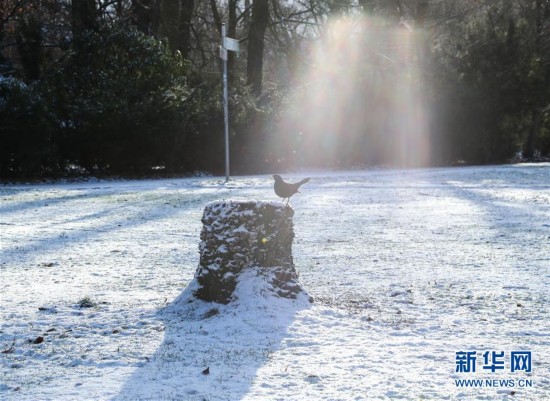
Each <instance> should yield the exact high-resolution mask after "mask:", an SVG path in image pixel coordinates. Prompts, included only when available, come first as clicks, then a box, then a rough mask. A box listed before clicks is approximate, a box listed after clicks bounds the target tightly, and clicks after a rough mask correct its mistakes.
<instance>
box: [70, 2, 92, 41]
mask: <svg viewBox="0 0 550 401" xmlns="http://www.w3.org/2000/svg"><path fill="white" fill-rule="evenodd" d="M71 23H72V30H73V36H74V37H77V36H80V35H82V33H84V32H85V31H87V30H97V28H98V23H97V10H96V6H95V0H72V2H71Z"/></svg>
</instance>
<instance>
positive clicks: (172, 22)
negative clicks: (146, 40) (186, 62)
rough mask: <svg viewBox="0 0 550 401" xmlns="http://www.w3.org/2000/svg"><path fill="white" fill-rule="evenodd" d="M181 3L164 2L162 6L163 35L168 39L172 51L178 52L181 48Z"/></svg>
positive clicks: (167, 0) (165, 0) (173, 0)
mask: <svg viewBox="0 0 550 401" xmlns="http://www.w3.org/2000/svg"><path fill="white" fill-rule="evenodd" d="M179 12H180V4H179V1H175V0H164V1H162V3H161V5H160V16H161V33H162V35H164V36H166V38H167V39H168V46H169V47H170V50H172V51H176V50H179V48H180V47H181V44H180V43H179V42H180V37H179V36H180V35H179V32H178V31H179V29H178V28H179Z"/></svg>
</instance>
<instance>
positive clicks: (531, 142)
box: [523, 108, 541, 160]
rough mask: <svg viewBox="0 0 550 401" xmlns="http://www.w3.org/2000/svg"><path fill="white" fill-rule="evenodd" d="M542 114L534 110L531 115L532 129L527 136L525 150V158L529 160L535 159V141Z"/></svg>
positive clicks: (538, 110)
mask: <svg viewBox="0 0 550 401" xmlns="http://www.w3.org/2000/svg"><path fill="white" fill-rule="evenodd" d="M540 119H541V112H540V109H538V108H537V109H535V110H533V113H532V115H531V127H530V128H529V134H528V135H527V142H526V144H525V150H524V152H523V157H524V158H526V159H527V160H532V159H533V158H534V157H535V139H536V137H537V134H538V132H539V129H540Z"/></svg>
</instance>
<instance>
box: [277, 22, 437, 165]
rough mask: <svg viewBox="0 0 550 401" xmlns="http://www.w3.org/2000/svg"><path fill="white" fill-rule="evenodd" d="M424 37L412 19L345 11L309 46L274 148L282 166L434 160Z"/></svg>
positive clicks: (410, 162) (387, 163) (395, 163)
mask: <svg viewBox="0 0 550 401" xmlns="http://www.w3.org/2000/svg"><path fill="white" fill-rule="evenodd" d="M422 37H423V36H422V35H421V34H420V33H419V32H415V31H414V30H413V29H412V28H410V27H409V26H408V25H407V24H395V23H390V22H388V21H384V20H380V19H374V18H367V17H361V18H359V17H350V16H342V17H339V18H336V19H333V20H331V21H329V22H328V24H327V26H326V27H325V29H324V30H323V32H322V34H321V35H320V37H319V38H318V39H317V40H316V41H315V42H313V43H312V44H311V47H310V49H309V51H308V57H305V58H304V60H302V68H301V69H297V70H298V72H297V76H296V77H295V79H294V80H293V82H294V83H295V86H294V88H293V93H292V96H291V100H290V101H289V103H288V107H287V110H286V111H285V113H283V116H284V118H283V119H282V121H281V122H280V124H279V126H278V132H277V135H275V136H273V138H272V140H271V143H270V146H271V149H278V150H279V151H280V154H293V155H294V158H295V159H294V160H291V158H290V157H289V158H288V160H281V161H280V163H281V164H284V165H283V166H282V167H286V168H289V167H290V168H292V167H300V165H301V164H303V165H312V166H316V167H331V168H338V167H340V168H345V167H350V166H358V165H359V166H368V165H389V166H396V167H416V166H424V165H427V164H429V156H430V146H429V145H430V142H429V129H428V121H429V118H428V110H427V107H426V102H425V101H424V96H423V93H422V91H421V90H420V88H421V82H420V80H421V79H422V76H421V63H420V62H419V56H418V55H419V54H420V51H419V49H420V47H419V46H421V43H419V38H422Z"/></svg>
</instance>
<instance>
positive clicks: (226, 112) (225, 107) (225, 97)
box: [222, 24, 229, 182]
mask: <svg viewBox="0 0 550 401" xmlns="http://www.w3.org/2000/svg"><path fill="white" fill-rule="evenodd" d="M222 47H223V48H224V49H225V24H222ZM225 54H227V53H225ZM228 97H229V96H228V93H227V57H224V58H223V122H224V132H225V182H228V181H229V110H228V105H227V104H228V101H229V100H228Z"/></svg>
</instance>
